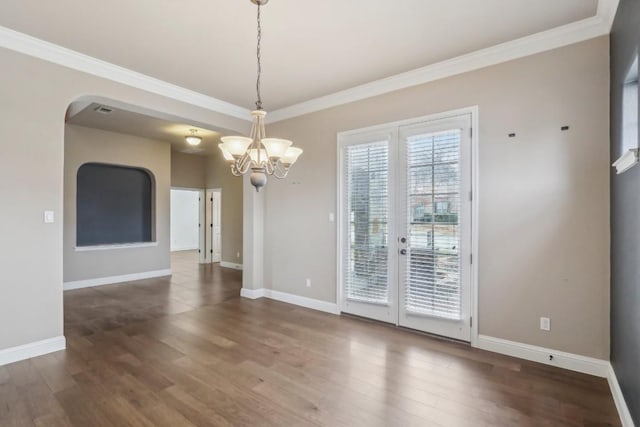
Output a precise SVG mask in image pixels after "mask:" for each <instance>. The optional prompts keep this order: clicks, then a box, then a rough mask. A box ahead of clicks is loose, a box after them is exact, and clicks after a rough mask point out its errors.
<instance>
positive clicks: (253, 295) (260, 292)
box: [240, 288, 265, 299]
mask: <svg viewBox="0 0 640 427" xmlns="http://www.w3.org/2000/svg"><path fill="white" fill-rule="evenodd" d="M264 291H265V289H264V288H260V289H248V288H242V289H240V296H241V297H243V298H248V299H258V298H262V297H264Z"/></svg>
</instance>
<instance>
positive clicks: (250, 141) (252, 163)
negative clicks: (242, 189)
mask: <svg viewBox="0 0 640 427" xmlns="http://www.w3.org/2000/svg"><path fill="white" fill-rule="evenodd" d="M267 1H268V0H251V2H252V3H254V4H256V5H257V6H258V19H257V21H258V45H257V48H256V57H257V60H258V77H257V80H256V92H257V95H258V100H257V102H256V107H257V109H256V110H255V111H252V112H251V115H252V116H253V125H252V126H251V135H250V136H249V138H247V137H244V136H225V137H223V138H221V141H222V143H221V144H219V145H218V147H219V148H220V151H221V152H222V155H223V156H224V159H225V160H226V161H227V162H228V163H229V166H230V167H231V173H232V174H233V175H235V176H241V175H244V174H246V173H248V172H249V170H251V184H252V185H253V186H254V187H255V188H256V191H260V188H262V187H264V186H265V185H266V183H267V175H273V176H275V177H276V178H278V179H283V178H286V176H287V174H288V173H289V169H290V168H291V165H293V164H294V163H295V162H296V160H298V157H300V155H301V154H302V150H301V149H300V148H297V147H292V146H291V145H292V144H293V143H292V142H291V141H288V140H286V139H280V138H267V132H266V130H265V126H264V117H265V116H266V115H267V112H266V111H264V110H263V109H262V96H261V94H260V77H261V74H262V63H261V61H260V45H261V40H262V23H261V19H260V8H261V7H262V6H264V5H265V4H267Z"/></svg>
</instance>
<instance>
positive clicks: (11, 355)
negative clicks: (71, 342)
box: [0, 336, 67, 366]
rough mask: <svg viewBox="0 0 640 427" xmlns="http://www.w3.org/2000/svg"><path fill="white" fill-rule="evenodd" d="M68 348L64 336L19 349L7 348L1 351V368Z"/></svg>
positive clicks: (25, 345) (21, 346)
mask: <svg viewBox="0 0 640 427" xmlns="http://www.w3.org/2000/svg"><path fill="white" fill-rule="evenodd" d="M66 347H67V341H66V340H65V338H64V336H59V337H54V338H48V339H46V340H42V341H36V342H32V343H29V344H24V345H19V346H17V347H11V348H5V349H4V350H0V366H2V365H7V364H9V363H13V362H19V361H21V360H25V359H30V358H32V357H37V356H42V355H44V354H47V353H53V352H54V351H60V350H64V349H65V348H66Z"/></svg>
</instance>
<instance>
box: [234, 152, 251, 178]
mask: <svg viewBox="0 0 640 427" xmlns="http://www.w3.org/2000/svg"><path fill="white" fill-rule="evenodd" d="M250 166H251V156H250V155H249V153H248V152H246V153H244V154H243V156H242V157H241V158H240V159H239V160H238V161H237V162H236V167H237V169H238V171H240V173H246V172H247V171H248V170H249V167H250Z"/></svg>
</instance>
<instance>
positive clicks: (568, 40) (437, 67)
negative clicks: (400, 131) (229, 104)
mask: <svg viewBox="0 0 640 427" xmlns="http://www.w3.org/2000/svg"><path fill="white" fill-rule="evenodd" d="M613 2H617V0H601V1H600V3H599V4H601V3H613ZM600 10H601V8H600V7H599V8H598V11H600ZM611 10H612V8H611V7H607V8H605V7H603V8H602V11H603V13H605V12H606V13H607V16H606V17H603V16H600V15H596V16H594V17H592V18H587V19H583V20H581V21H577V22H573V23H571V24H567V25H563V26H561V27H557V28H553V29H551V30H547V31H543V32H540V33H536V34H533V35H530V36H526V37H523V38H520V39H516V40H512V41H509V42H506V43H502V44H499V45H495V46H492V47H489V48H486V49H481V50H478V51H475V52H472V53H469V54H466V55H462V56H458V57H456V58H453V59H448V60H445V61H442V62H438V63H435V64H432V65H428V66H426V67H422V68H418V69H415V70H411V71H407V72H405V73H401V74H397V75H395V76H391V77H387V78H384V79H380V80H376V81H373V82H371V83H365V84H363V85H360V86H355V87H353V88H350V89H346V90H343V91H340V92H336V93H333V94H331V95H326V96H322V97H319V98H315V99H311V100H309V101H304V102H301V103H299V104H295V105H292V106H290V107H285V108H281V109H279V110H275V111H272V112H270V113H269V116H268V117H267V121H268V123H275V122H279V121H282V120H287V119H291V118H294V117H298V116H302V115H305V114H309V113H314V112H316V111H320V110H325V109H328V108H332V107H337V106H339V105H344V104H348V103H351V102H355V101H360V100H363V99H367V98H372V97H374V96H378V95H383V94H385V93H389V92H394V91H397V90H401V89H406V88H408V87H412V86H417V85H421V84H425V83H429V82H433V81H435V80H440V79H444V78H447V77H452V76H455V75H458V74H463V73H466V72H469V71H474V70H478V69H480V68H485V67H489V66H491V65H496V64H500V63H503V62H507V61H512V60H514V59H518V58H523V57H526V56H529V55H534V54H536V53H541V52H545V51H548V50H552V49H557V48H560V47H563V46H568V45H571V44H574V43H579V42H581V41H584V40H589V39H592V38H595V37H599V36H602V35H605V34H609V32H610V28H611V24H610V22H609V19H610V18H609V16H610V15H611ZM613 15H614V16H615V12H613Z"/></svg>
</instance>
